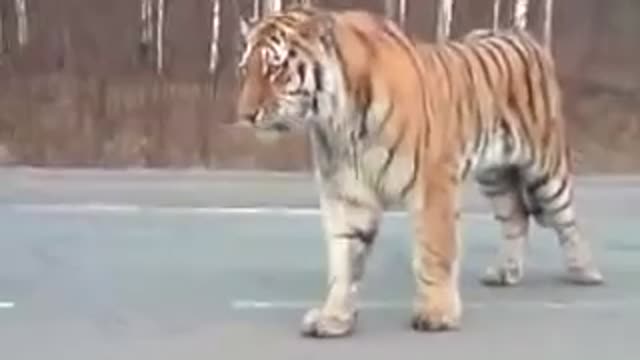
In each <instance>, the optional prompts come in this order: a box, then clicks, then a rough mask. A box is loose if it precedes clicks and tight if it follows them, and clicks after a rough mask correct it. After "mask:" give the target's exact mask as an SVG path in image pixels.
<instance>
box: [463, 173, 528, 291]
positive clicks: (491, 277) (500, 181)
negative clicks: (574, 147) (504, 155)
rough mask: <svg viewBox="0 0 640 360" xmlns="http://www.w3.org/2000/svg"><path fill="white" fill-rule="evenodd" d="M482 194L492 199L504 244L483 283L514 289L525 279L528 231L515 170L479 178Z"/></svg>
mask: <svg viewBox="0 0 640 360" xmlns="http://www.w3.org/2000/svg"><path fill="white" fill-rule="evenodd" d="M476 180H477V182H478V183H479V185H480V191H481V192H482V193H483V194H484V195H485V196H486V197H487V198H488V199H489V202H490V203H491V208H492V212H493V215H494V217H495V219H496V220H497V221H499V222H500V223H501V232H502V242H501V244H500V245H499V248H498V254H497V256H496V260H495V261H494V262H493V264H492V265H490V266H489V267H488V268H487V270H486V271H485V274H484V275H483V277H482V278H481V281H482V282H483V283H484V284H485V285H487V286H511V285H516V284H518V283H519V282H520V280H522V277H523V275H524V247H525V244H526V241H527V235H528V231H529V215H528V213H527V210H526V207H525V204H524V201H523V198H522V195H521V191H520V181H519V176H518V173H517V169H515V168H507V169H502V170H494V171H491V172H488V173H485V174H480V175H479V176H478V177H477V179H476Z"/></svg>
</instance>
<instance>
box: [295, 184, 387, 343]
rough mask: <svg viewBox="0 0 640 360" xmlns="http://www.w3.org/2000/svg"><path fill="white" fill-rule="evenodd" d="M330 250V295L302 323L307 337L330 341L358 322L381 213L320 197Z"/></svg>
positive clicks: (346, 200)
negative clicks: (363, 282) (359, 299)
mask: <svg viewBox="0 0 640 360" xmlns="http://www.w3.org/2000/svg"><path fill="white" fill-rule="evenodd" d="M320 203H321V208H322V215H323V223H324V226H323V227H324V230H325V237H326V239H327V240H326V241H327V250H328V261H329V263H328V287H329V288H328V294H327V296H326V300H325V302H324V304H323V305H322V306H321V307H319V308H314V309H311V310H309V311H308V312H307V313H306V315H305V316H304V318H303V320H302V334H303V335H304V336H310V337H317V338H326V337H341V336H346V335H349V334H351V333H352V332H353V331H354V329H355V325H356V320H357V306H356V305H357V304H356V300H357V299H356V298H357V294H358V287H359V285H360V282H361V280H362V278H363V276H364V271H365V262H366V259H367V257H368V254H369V252H370V251H371V247H372V246H373V242H374V240H375V237H376V233H377V230H378V223H379V218H380V216H381V211H380V209H378V208H377V207H376V206H374V205H370V204H365V203H361V202H359V201H358V200H356V199H349V198H341V197H337V196H331V195H326V194H325V195H323V196H321V198H320Z"/></svg>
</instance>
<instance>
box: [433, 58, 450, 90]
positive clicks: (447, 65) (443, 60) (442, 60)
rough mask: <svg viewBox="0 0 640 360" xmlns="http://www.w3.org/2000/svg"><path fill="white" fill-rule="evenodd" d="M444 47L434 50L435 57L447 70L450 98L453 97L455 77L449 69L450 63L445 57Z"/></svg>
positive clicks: (445, 70)
mask: <svg viewBox="0 0 640 360" xmlns="http://www.w3.org/2000/svg"><path fill="white" fill-rule="evenodd" d="M443 51H444V49H435V50H434V51H433V55H434V58H435V59H436V60H437V61H438V62H439V63H440V66H441V67H442V69H443V70H444V72H445V75H446V80H447V81H448V82H447V90H448V92H449V99H453V88H452V87H451V81H453V77H452V75H451V72H450V70H451V69H449V65H450V63H448V62H446V61H445V59H444V58H443V55H444V54H443Z"/></svg>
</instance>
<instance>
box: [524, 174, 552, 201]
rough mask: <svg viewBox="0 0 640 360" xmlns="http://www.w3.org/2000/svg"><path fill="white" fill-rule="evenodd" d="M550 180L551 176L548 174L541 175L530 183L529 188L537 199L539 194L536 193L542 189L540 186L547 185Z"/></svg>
mask: <svg viewBox="0 0 640 360" xmlns="http://www.w3.org/2000/svg"><path fill="white" fill-rule="evenodd" d="M548 182H549V176H548V175H544V176H540V177H539V178H537V179H536V180H534V181H532V182H531V183H529V184H528V185H527V190H528V191H529V193H531V195H533V196H534V197H535V198H536V200H537V199H538V196H537V194H536V193H537V192H538V190H540V188H542V187H543V186H545V185H546V184H547V183H548Z"/></svg>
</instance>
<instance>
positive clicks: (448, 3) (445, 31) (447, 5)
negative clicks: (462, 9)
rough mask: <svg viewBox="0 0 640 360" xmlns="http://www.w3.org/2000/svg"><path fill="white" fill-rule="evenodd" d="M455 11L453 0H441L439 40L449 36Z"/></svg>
mask: <svg viewBox="0 0 640 360" xmlns="http://www.w3.org/2000/svg"><path fill="white" fill-rule="evenodd" d="M452 13H453V0H440V3H439V9H438V29H437V39H438V41H444V40H446V39H448V38H449V34H450V32H451V20H452Z"/></svg>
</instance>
